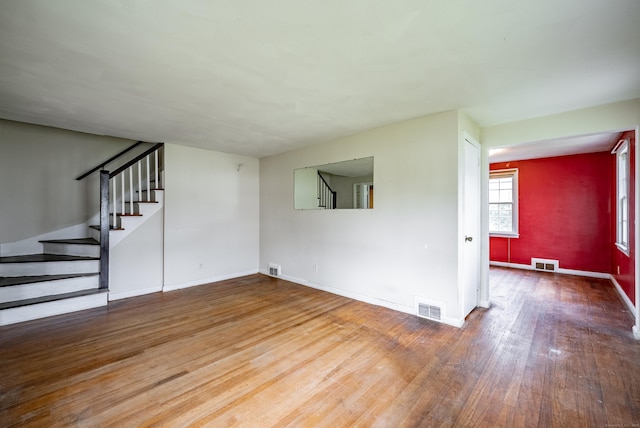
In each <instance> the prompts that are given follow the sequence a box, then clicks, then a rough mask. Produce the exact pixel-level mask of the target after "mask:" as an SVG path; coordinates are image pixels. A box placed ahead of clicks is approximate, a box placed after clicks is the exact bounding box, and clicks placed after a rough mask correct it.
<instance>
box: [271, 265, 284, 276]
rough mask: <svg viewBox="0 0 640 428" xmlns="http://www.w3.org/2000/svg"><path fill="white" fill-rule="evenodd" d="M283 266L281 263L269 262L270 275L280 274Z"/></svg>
mask: <svg viewBox="0 0 640 428" xmlns="http://www.w3.org/2000/svg"><path fill="white" fill-rule="evenodd" d="M280 271H281V267H280V265H275V264H273V263H269V275H271V276H280Z"/></svg>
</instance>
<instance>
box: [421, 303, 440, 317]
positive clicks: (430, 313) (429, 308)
mask: <svg viewBox="0 0 640 428" xmlns="http://www.w3.org/2000/svg"><path fill="white" fill-rule="evenodd" d="M418 315H419V316H421V317H424V318H429V319H432V320H437V321H440V320H441V319H442V309H441V308H440V307H439V306H434V305H428V304H426V303H418Z"/></svg>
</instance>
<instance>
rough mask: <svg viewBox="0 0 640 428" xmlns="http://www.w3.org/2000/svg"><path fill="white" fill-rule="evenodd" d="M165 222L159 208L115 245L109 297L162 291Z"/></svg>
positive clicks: (111, 265)
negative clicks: (163, 231)
mask: <svg viewBox="0 0 640 428" xmlns="http://www.w3.org/2000/svg"><path fill="white" fill-rule="evenodd" d="M163 226H164V223H163V211H162V210H159V211H158V212H156V213H155V214H153V215H152V216H151V217H150V218H148V219H145V222H144V223H143V224H142V225H141V226H140V227H138V228H137V229H136V230H134V231H133V232H132V233H131V235H129V236H127V237H126V238H125V239H124V240H122V241H121V242H119V243H118V244H117V245H116V246H115V247H113V248H112V249H111V251H110V253H109V300H116V299H123V298H126V297H133V296H138V295H141V294H148V293H153V292H157V291H162V284H163V278H162V271H163V269H162V265H163V236H162V230H163ZM116 233H117V232H116Z"/></svg>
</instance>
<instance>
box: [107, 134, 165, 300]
mask: <svg viewBox="0 0 640 428" xmlns="http://www.w3.org/2000/svg"><path fill="white" fill-rule="evenodd" d="M163 146H164V144H163V143H158V144H155V145H154V146H152V147H150V148H149V149H147V150H145V151H144V152H142V153H141V154H139V155H138V156H136V157H135V158H133V159H131V160H130V161H128V162H126V163H125V164H124V165H122V166H121V167H119V168H117V169H116V170H114V171H112V172H109V171H106V170H101V171H100V288H104V289H108V288H109V231H110V230H111V229H112V228H113V229H115V228H117V227H118V206H120V215H125V216H126V215H136V213H135V211H134V203H136V202H145V198H144V197H143V194H144V193H146V202H151V191H152V190H154V189H159V188H161V187H162V186H161V183H160V168H161V165H160V163H161V158H160V153H159V151H160V149H161V148H162V147H163ZM152 179H153V180H152ZM152 182H153V183H154V186H155V187H153V188H152V187H151V183H152ZM136 192H137V194H138V196H137V198H136V197H135V193H136ZM127 208H128V210H127ZM110 218H112V221H110Z"/></svg>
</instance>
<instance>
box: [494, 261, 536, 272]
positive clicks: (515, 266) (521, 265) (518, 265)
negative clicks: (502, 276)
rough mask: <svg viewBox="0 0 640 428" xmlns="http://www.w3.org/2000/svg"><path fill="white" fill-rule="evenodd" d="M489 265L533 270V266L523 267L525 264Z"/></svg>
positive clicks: (504, 263) (496, 263)
mask: <svg viewBox="0 0 640 428" xmlns="http://www.w3.org/2000/svg"><path fill="white" fill-rule="evenodd" d="M489 265H491V266H500V267H506V268H512V269H523V270H533V266H531V265H523V264H519V263H507V262H489Z"/></svg>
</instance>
